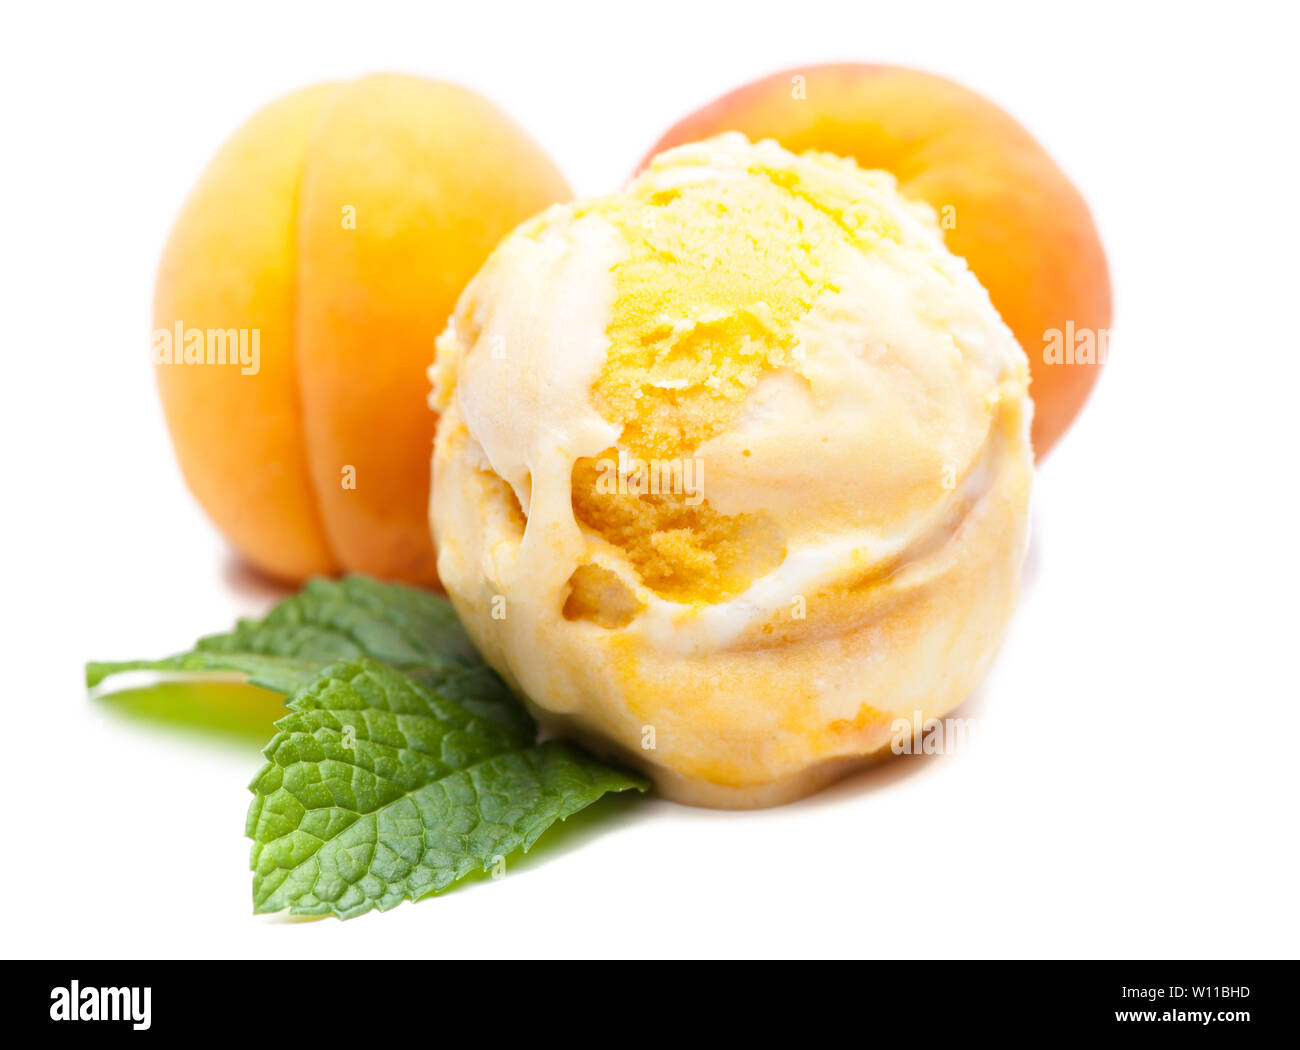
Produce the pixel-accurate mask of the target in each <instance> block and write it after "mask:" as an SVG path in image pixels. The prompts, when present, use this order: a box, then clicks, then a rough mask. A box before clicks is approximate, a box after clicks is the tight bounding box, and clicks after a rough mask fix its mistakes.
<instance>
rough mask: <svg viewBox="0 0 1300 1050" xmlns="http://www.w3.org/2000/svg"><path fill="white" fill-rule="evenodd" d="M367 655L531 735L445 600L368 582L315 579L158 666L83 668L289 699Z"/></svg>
mask: <svg viewBox="0 0 1300 1050" xmlns="http://www.w3.org/2000/svg"><path fill="white" fill-rule="evenodd" d="M360 657H369V658H371V659H374V660H378V661H381V662H383V663H385V664H389V665H391V666H393V667H396V668H399V669H401V670H404V671H406V672H407V673H408V674H409V675H411V676H412V677H414V678H417V679H419V680H421V681H423V682H425V683H427V684H429V685H433V686H436V687H438V688H439V689H442V690H443V691H444V692H446V691H447V690H451V691H452V694H454V695H456V696H457V697H458V698H459V699H460V700H461V702H462V703H464V704H465V705H467V706H468V707H469V708H470V709H471V710H472V711H473V712H474V713H476V714H478V715H479V716H480V717H485V718H489V719H492V720H495V721H497V722H499V723H501V724H502V725H504V726H506V727H507V728H509V729H511V730H514V731H518V732H528V733H533V732H534V731H535V728H534V724H533V721H532V719H531V718H530V717H529V715H528V713H527V711H525V710H524V708H523V706H522V705H521V704H520V703H519V702H518V701H517V700H516V699H515V698H514V697H513V696H512V695H511V694H510V691H509V690H508V689H507V688H506V686H505V684H504V683H503V682H502V681H501V680H500V679H499V678H498V677H497V676H496V675H495V674H494V673H493V672H492V671H491V670H489V669H488V668H487V667H486V666H485V665H484V664H483V663H482V662H481V660H480V659H479V656H478V653H477V652H476V651H475V649H474V646H473V644H472V643H471V642H470V640H469V636H468V635H467V634H466V633H465V630H464V628H463V627H461V625H460V621H459V620H458V619H457V618H456V613H455V610H454V609H452V607H451V603H450V602H448V601H447V600H446V599H445V598H440V597H438V596H437V595H434V594H430V593H428V592H426V591H421V590H417V589H416V588H413V587H406V586H403V585H402V584H396V583H380V582H379V581H377V580H372V579H369V578H368V577H365V576H349V577H346V578H344V579H342V580H327V579H316V580H312V581H310V582H309V583H308V584H307V586H306V587H305V588H303V590H302V591H301V592H300V593H298V594H296V595H294V596H293V597H292V598H287V599H285V600H284V601H282V602H280V603H279V604H278V605H276V606H275V607H274V608H273V609H272V610H271V611H270V612H269V613H268V614H267V615H266V616H265V617H264V618H263V619H261V620H252V619H247V620H240V621H239V623H238V624H236V625H235V628H234V630H232V631H229V632H227V633H225V634H213V635H208V636H207V637H205V638H201V639H199V641H198V642H197V643H196V644H195V647H194V649H193V650H192V651H190V652H186V653H178V654H176V655H174V656H166V657H163V658H162V659H159V660H130V661H123V662H117V663H100V662H96V663H88V664H86V685H87V686H88V687H89V688H92V689H93V688H95V687H96V686H98V685H100V684H101V683H102V682H103V681H104V680H105V679H107V678H109V677H110V676H112V675H115V674H120V673H122V672H125V671H160V672H180V673H193V674H213V673H220V672H231V673H238V674H243V675H246V676H247V677H248V680H249V681H250V682H251V683H252V684H253V685H260V686H262V687H264V688H266V689H271V690H273V691H274V692H277V693H283V694H285V695H286V696H287V695H289V694H291V693H294V692H296V691H297V690H299V689H301V688H303V687H305V686H306V685H308V684H309V683H311V682H312V681H314V680H315V678H316V676H317V675H318V674H319V673H320V672H321V671H322V670H323V669H324V668H326V667H328V666H329V665H330V664H332V663H335V662H336V661H339V660H352V659H358V658H360Z"/></svg>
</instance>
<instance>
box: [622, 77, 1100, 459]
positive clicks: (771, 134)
mask: <svg viewBox="0 0 1300 1050" xmlns="http://www.w3.org/2000/svg"><path fill="white" fill-rule="evenodd" d="M723 131H740V132H743V133H744V134H745V135H746V136H748V137H749V138H750V139H754V140H758V139H765V138H771V139H775V140H776V141H777V142H779V143H780V144H781V145H783V146H785V147H786V148H787V149H790V150H793V151H795V152H802V151H804V150H822V151H826V152H829V153H836V154H839V155H841V156H847V157H853V158H854V159H855V160H856V161H857V162H858V163H859V164H860V165H861V166H863V167H867V168H881V169H884V170H886V171H889V172H891V173H892V174H893V175H894V176H895V177H896V178H897V179H898V184H899V189H900V191H901V192H902V193H903V195H904V196H905V197H909V198H911V199H914V200H920V201H924V202H926V203H928V204H929V205H930V206H931V207H933V208H934V210H935V211H936V212H937V213H938V217H939V221H940V225H941V226H942V227H943V229H944V237H945V241H946V243H947V246H948V248H949V250H950V251H952V252H953V253H954V254H956V255H960V256H963V257H964V258H965V259H966V261H967V263H968V264H969V265H970V267H971V269H972V270H973V271H974V272H975V275H976V276H977V277H978V278H979V279H980V281H981V283H983V285H984V287H985V288H986V289H988V292H989V295H990V297H991V298H992V300H993V304H994V306H996V307H997V309H998V311H999V312H1000V313H1001V314H1002V317H1003V320H1005V321H1006V323H1007V325H1008V326H1009V327H1010V328H1011V330H1012V332H1013V333H1014V334H1015V336H1016V338H1017V339H1018V340H1019V342H1020V344H1021V346H1023V347H1024V349H1025V352H1026V353H1027V354H1028V356H1029V361H1030V371H1031V375H1032V380H1033V382H1032V385H1031V387H1030V391H1031V393H1032V395H1033V400H1034V422H1033V442H1034V448H1035V450H1036V454H1037V455H1038V456H1039V457H1040V458H1041V457H1042V455H1043V454H1045V453H1046V452H1047V451H1048V449H1050V448H1051V447H1052V445H1054V444H1055V443H1056V441H1057V440H1058V439H1059V438H1060V437H1061V435H1062V434H1063V433H1064V432H1065V430H1066V429H1067V428H1068V427H1069V425H1070V423H1071V422H1072V421H1073V419H1074V417H1075V416H1076V415H1077V414H1078V412H1079V410H1080V409H1081V408H1082V407H1083V403H1084V401H1085V400H1086V399H1087V396H1088V392H1089V391H1090V390H1091V388H1092V385H1093V383H1094V382H1096V379H1097V375H1098V372H1099V370H1100V364H1101V363H1102V360H1103V359H1104V353H1102V352H1099V350H1098V349H1097V348H1098V347H1103V348H1104V347H1105V346H1106V338H1107V335H1108V329H1109V325H1110V320H1111V290H1110V277H1109V273H1108V271H1107V267H1106V256H1105V253H1104V252H1103V250H1102V246H1101V240H1100V238H1099V237H1098V235H1097V229H1096V226H1095V225H1094V223H1093V220H1092V216H1091V214H1090V213H1089V211H1088V206H1087V205H1086V204H1085V203H1084V200H1083V198H1082V197H1081V196H1080V195H1079V192H1078V190H1076V189H1075V187H1074V185H1073V184H1072V183H1071V182H1070V180H1069V179H1068V178H1067V177H1066V176H1065V174H1064V173H1063V172H1062V171H1061V169H1060V168H1059V167H1057V165H1056V163H1055V162H1054V161H1053V160H1052V158H1051V157H1049V156H1048V155H1047V153H1046V152H1045V151H1044V150H1043V148H1042V147H1041V146H1040V145H1039V144H1038V143H1037V142H1036V141H1035V140H1034V138H1033V137H1032V136H1031V135H1030V134H1029V132H1028V131H1026V130H1025V129H1024V128H1023V127H1022V126H1021V125H1020V124H1019V123H1017V122H1016V121H1015V119H1014V118H1012V117H1011V116H1010V115H1009V114H1008V113H1006V112H1005V111H1004V110H1002V109H1000V108H999V107H997V106H995V105H994V104H993V103H992V102H990V101H988V100H987V99H985V98H982V97H981V96H979V95H977V94H975V93H974V92H973V91H970V90H968V89H966V88H964V87H961V86H960V85H958V84H955V83H953V82H952V81H950V80H946V79H944V78H943V77H939V76H935V75H933V74H930V73H923V72H920V71H919V70H914V69H905V68H901V67H897V66H885V65H865V64H860V63H844V64H838V65H824V66H813V67H810V68H806V69H792V70H788V71H787V72H784V73H776V74H773V75H772V76H769V77H765V78H763V79H761V80H757V81H754V82H753V83H751V84H747V85H745V86H744V87H741V88H738V89H736V90H735V91H732V92H731V93H730V94H727V95H724V96H723V97H721V98H719V99H718V100H716V101H715V102H713V103H711V104H709V105H707V106H705V107H704V108H702V109H700V110H697V111H696V112H695V113H693V114H691V115H690V116H688V117H686V118H685V119H684V120H682V121H680V122H679V123H677V124H676V125H674V126H673V127H672V128H670V129H669V130H668V132H667V133H666V134H665V135H664V136H663V137H662V138H661V139H660V140H659V141H658V142H657V143H656V144H655V146H654V148H653V149H652V150H651V151H650V153H649V154H648V155H647V157H646V158H645V160H644V161H643V162H642V164H641V165H640V167H644V166H645V163H646V162H648V160H649V159H650V157H653V156H654V155H655V154H657V153H659V152H661V151H663V150H665V149H668V148H669V147H670V146H676V145H680V144H681V143H684V142H694V141H697V140H700V139H705V138H709V137H710V136H713V135H716V134H718V133H719V132H723ZM1065 340H1077V341H1078V345H1079V346H1080V347H1081V349H1082V351H1083V352H1080V353H1078V354H1076V353H1074V349H1075V343H1074V342H1071V343H1070V345H1063V343H1064V341H1065Z"/></svg>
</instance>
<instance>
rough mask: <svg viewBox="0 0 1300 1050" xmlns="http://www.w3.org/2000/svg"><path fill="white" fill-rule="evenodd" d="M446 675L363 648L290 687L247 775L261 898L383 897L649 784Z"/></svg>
mask: <svg viewBox="0 0 1300 1050" xmlns="http://www.w3.org/2000/svg"><path fill="white" fill-rule="evenodd" d="M467 673H472V672H467ZM446 683H447V684H446V685H445V687H444V688H443V689H439V688H438V687H430V686H429V685H427V684H424V683H422V682H419V681H416V680H415V679H413V678H411V677H409V676H407V675H405V674H402V673H401V672H399V671H396V670H394V669H393V668H390V667H386V666H384V665H382V664H379V663H376V662H375V661H373V660H368V659H361V660H355V661H346V662H343V663H339V664H336V665H334V666H332V667H330V668H329V669H327V670H326V671H325V672H324V673H322V674H321V676H320V678H318V679H317V680H316V681H315V682H313V683H312V684H311V685H309V686H307V687H306V688H305V689H302V690H300V691H299V692H297V693H295V694H294V695H293V696H292V697H291V698H290V699H289V702H288V706H289V708H290V712H291V713H290V714H289V715H288V716H286V717H285V718H283V719H281V720H280V721H279V722H278V723H276V727H277V729H278V730H279V732H277V734H276V736H275V738H274V739H273V740H272V741H271V743H270V744H269V745H268V746H267V748H266V757H267V759H268V763H267V765H266V766H265V767H264V768H263V769H262V771H261V772H260V773H259V774H258V775H257V777H256V778H255V779H254V780H253V783H252V784H251V785H250V787H251V790H252V791H253V794H254V799H253V803H252V805H251V807H250V808H249V813H248V822H247V832H248V835H249V837H250V838H252V839H253V850H252V866H253V872H254V875H253V899H254V905H255V909H256V910H257V911H258V912H274V911H281V910H283V909H285V908H288V909H289V910H290V911H291V912H293V913H295V914H300V915H325V914H333V915H336V916H338V917H339V918H345V919H346V918H351V917H353V916H355V915H360V914H362V913H363V912H367V911H370V910H371V909H375V908H377V909H379V910H381V911H385V910H387V909H389V908H392V907H395V906H396V905H397V904H399V903H401V902H402V901H404V900H418V899H419V898H421V897H424V896H426V895H428V894H430V893H436V892H437V891H438V890H441V889H443V888H445V887H446V886H448V885H450V884H451V883H452V882H454V881H456V880H457V879H460V878H462V877H464V876H465V875H468V874H469V873H470V872H473V871H476V870H478V871H486V870H487V869H489V868H490V867H491V866H492V865H493V864H494V863H495V861H496V859H497V858H498V857H504V856H505V855H506V854H508V853H510V852H512V851H514V850H516V849H523V850H527V849H529V848H530V847H531V846H532V845H533V843H534V842H535V841H536V840H537V838H538V836H539V835H541V834H542V832H543V831H545V830H546V829H547V828H548V827H550V826H551V825H552V824H553V823H555V822H556V821H557V820H564V819H565V818H567V817H569V816H571V815H572V814H573V813H576V812H578V810H580V809H583V808H584V807H586V806H588V805H590V804H591V803H592V802H594V801H595V800H596V799H598V798H600V797H601V796H602V795H604V794H605V793H606V792H610V791H626V790H629V789H636V790H640V791H644V790H646V788H647V787H648V785H647V783H646V782H645V781H644V780H643V779H641V778H639V777H634V776H631V775H629V774H626V773H623V772H621V771H619V770H617V769H613V768H611V767H608V766H605V765H604V764H602V763H600V762H597V761H596V760H595V759H593V758H590V757H588V756H586V755H584V754H583V753H582V752H580V751H578V750H576V749H574V748H571V747H569V746H568V745H565V744H561V743H557V742H550V743H545V744H533V743H532V735H531V734H527V735H525V734H521V733H519V732H517V731H512V730H511V729H510V728H509V727H507V726H505V725H503V724H502V723H500V722H498V721H494V720H492V719H490V718H485V717H481V716H479V715H477V714H474V713H472V712H471V710H469V708H468V704H469V701H470V700H471V699H473V690H474V686H473V683H472V682H471V681H469V680H468V679H466V678H465V677H464V676H463V675H462V676H460V677H455V676H453V677H451V678H448V679H447V680H446ZM457 697H458V698H459V700H460V701H461V702H458V700H457ZM462 702H464V703H465V705H466V706H462Z"/></svg>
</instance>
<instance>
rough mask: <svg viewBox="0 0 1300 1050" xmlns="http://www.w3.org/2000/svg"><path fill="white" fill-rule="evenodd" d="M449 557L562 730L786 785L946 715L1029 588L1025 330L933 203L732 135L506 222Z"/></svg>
mask: <svg viewBox="0 0 1300 1050" xmlns="http://www.w3.org/2000/svg"><path fill="white" fill-rule="evenodd" d="M431 374H432V376H433V379H434V399H433V404H434V407H435V408H436V409H437V410H438V411H439V412H441V413H442V420H441V422H440V425H439V430H438V438H437V445H436V452H435V456H434V485H433V497H432V506H431V517H432V524H433V529H434V537H435V542H436V545H437V548H438V552H439V553H438V573H439V576H440V577H441V579H442V581H443V583H444V585H445V586H446V588H447V591H448V593H449V595H450V596H451V598H452V600H453V602H454V603H455V605H456V608H457V610H458V612H459V613H460V615H461V618H462V619H463V620H464V622H465V626H466V627H467V629H468V630H469V632H470V634H471V636H472V637H473V639H474V641H475V642H476V643H477V644H478V646H479V648H480V649H481V650H482V652H483V654H484V657H485V658H486V659H487V660H488V662H489V663H491V664H492V666H493V667H495V668H496V669H497V670H498V671H500V672H501V673H502V674H503V675H504V676H505V677H506V679H507V680H508V681H509V682H510V683H511V684H512V685H513V686H514V687H515V688H517V689H518V690H519V691H520V692H521V694H523V695H524V696H525V697H526V698H527V700H528V701H529V703H530V705H531V707H532V709H533V710H534V713H535V714H537V715H538V717H539V718H540V720H541V721H542V722H543V724H544V725H545V726H547V727H548V728H550V729H552V730H554V731H558V732H561V733H564V734H566V735H571V736H576V737H578V738H580V739H582V740H584V741H585V742H587V743H588V744H589V745H591V746H593V747H595V748H597V749H598V750H603V751H605V752H606V753H610V754H612V755H614V756H616V757H618V758H620V759H622V760H624V761H628V762H631V763H634V764H636V765H637V766H639V767H641V768H643V769H645V770H646V771H647V772H648V773H650V774H651V775H652V776H653V777H654V778H655V780H656V782H657V784H658V786H659V788H660V789H661V791H663V792H664V793H665V794H666V795H668V796H669V797H673V798H677V799H680V800H682V801H686V802H692V803H696V804H702V805H718V806H737V807H739V806H760V805H771V804H775V803H778V802H782V801H787V800H789V799H791V798H795V797H798V796H799V795H802V794H805V793H807V792H809V791H812V790H815V789H816V788H817V787H819V786H821V785H822V784H824V783H825V782H827V781H828V780H829V779H831V778H833V777H834V776H836V775H839V774H841V773H843V772H845V771H847V770H849V769H852V768H854V766H855V765H857V764H860V763H861V762H862V761H863V760H865V759H867V758H869V757H870V756H872V755H873V754H875V753H878V752H880V751H881V750H882V749H885V750H888V748H889V744H890V741H891V737H892V736H893V734H894V723H895V720H896V719H900V718H901V719H904V720H906V721H907V722H908V723H911V722H912V720H913V716H914V713H916V712H920V714H921V717H922V718H928V717H940V716H942V715H944V714H945V713H947V712H948V711H949V710H951V709H952V708H953V707H954V706H956V705H957V704H958V703H960V702H961V701H962V700H963V699H964V698H965V697H966V696H967V695H968V694H969V693H970V692H971V691H972V690H973V689H974V687H975V685H976V684H977V683H978V682H979V680H980V679H981V677H982V676H983V675H984V673H985V671H986V669H987V667H988V664H989V662H990V660H991V659H992V656H993V654H994V652H995V650H996V648H997V645H998V643H999V641H1000V639H1001V636H1002V633H1003V631H1004V628H1005V625H1006V623H1007V620H1008V618H1009V617H1010V614H1011V611H1012V608H1013V606H1014V604H1015V599H1016V593H1017V589H1018V583H1019V575H1020V566H1021V562H1022V559H1023V555H1024V550H1025V545H1026V532H1027V510H1028V501H1029V491H1030V485H1031V480H1032V473H1033V464H1032V454H1031V450H1030V447H1029V437H1028V435H1029V422H1030V415H1031V403H1030V400H1029V397H1028V394H1027V385H1028V365H1027V361H1026V359H1025V355H1024V353H1023V351H1022V350H1021V349H1020V347H1019V345H1018V344H1017V343H1016V342H1015V340H1014V338H1013V337H1012V335H1011V333H1010V331H1009V330H1008V329H1007V328H1006V326H1005V325H1004V324H1003V323H1002V321H1001V319H1000V318H999V317H998V314H997V312H996V311H995V310H994V308H993V306H992V304H991V303H990V301H989V297H988V295H987V293H986V292H985V291H984V289H983V288H982V287H981V286H980V284H979V282H978V281H977V280H976V278H975V277H974V276H973V275H972V274H971V273H970V271H969V270H968V269H967V267H966V265H965V263H964V262H963V261H962V260H960V259H958V258H956V257H954V256H953V255H952V254H950V253H949V252H948V251H947V249H946V248H945V247H944V245H943V240H942V236H941V233H940V230H939V228H938V225H937V223H936V222H935V217H934V214H933V213H932V212H930V211H929V209H928V208H925V207H924V206H918V205H915V204H912V203H909V202H907V201H905V200H904V199H903V198H902V197H901V196H899V194H898V193H897V191H896V189H895V185H894V181H893V179H892V178H891V177H890V176H889V175H887V174H884V173H881V172H873V171H863V170H861V169H859V168H858V167H857V166H856V165H854V164H853V163H852V162H851V161H847V160H843V159H840V158H836V157H831V156H828V155H817V154H806V155H804V156H795V155H793V154H791V153H789V152H786V151H785V150H783V149H781V148H780V147H779V146H777V145H776V144H775V143H771V142H762V143H758V144H750V143H749V142H748V141H746V140H745V139H744V138H743V137H741V136H740V135H738V134H731V135H723V136H719V137H718V138H715V139H711V140H708V141H705V142H700V143H695V144H692V145H688V146H683V147H680V148H678V149H674V150H671V151H669V152H667V153H664V154H662V155H660V156H659V157H658V158H657V159H656V160H655V161H654V163H653V164H652V166H651V168H650V169H649V170H648V171H647V172H645V173H644V174H643V175H641V176H640V177H638V178H637V179H636V180H634V181H633V182H632V183H631V184H630V185H629V186H628V187H627V188H626V189H625V190H624V191H623V192H621V193H618V194H615V195H612V196H609V197H604V198H598V199H594V200H588V201H582V202H577V203H574V204H569V205H562V206H556V207H553V208H551V209H550V210H548V211H546V212H544V213H543V214H541V215H539V216H537V217H536V218H534V219H532V220H530V221H529V222H527V223H525V224H524V225H523V226H521V227H519V228H518V229H517V230H516V231H515V232H514V233H512V234H511V235H510V236H509V237H507V238H506V239H505V240H504V241H503V242H502V243H501V245H500V246H499V247H498V248H497V249H496V251H495V252H494V254H493V255H492V256H491V258H490V259H489V260H488V262H487V263H486V264H485V265H484V267H483V269H482V270H481V271H480V272H479V274H478V275H477V276H476V277H475V278H474V280H473V281H472V282H471V283H470V285H469V286H468V288H467V289H466V290H465V292H464V294H463V295H462V297H461V299H460V302H459V304H458V306H457V309H456V313H455V316H454V318H453V319H452V321H451V323H450V325H449V327H448V328H447V330H446V331H445V332H444V333H443V334H442V336H441V337H440V339H439V340H438V353H437V363H436V364H435V366H434V368H433V369H432V372H431Z"/></svg>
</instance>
